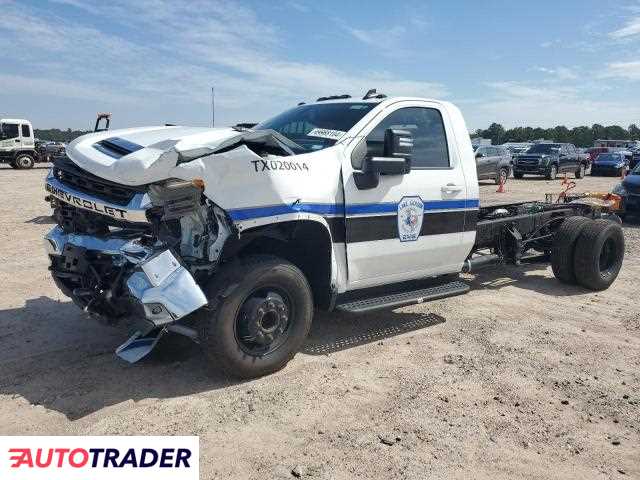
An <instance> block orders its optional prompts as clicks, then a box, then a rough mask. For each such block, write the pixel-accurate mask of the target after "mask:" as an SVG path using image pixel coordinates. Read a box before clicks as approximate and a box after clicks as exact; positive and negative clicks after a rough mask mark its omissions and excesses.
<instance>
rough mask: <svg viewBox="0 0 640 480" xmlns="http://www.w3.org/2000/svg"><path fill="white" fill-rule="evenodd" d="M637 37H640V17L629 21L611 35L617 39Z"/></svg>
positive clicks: (610, 34)
mask: <svg viewBox="0 0 640 480" xmlns="http://www.w3.org/2000/svg"><path fill="white" fill-rule="evenodd" d="M635 35H640V17H638V18H633V19H631V20H629V21H628V22H627V24H626V25H625V26H624V27H622V28H620V29H618V30H615V31H613V32H611V33H609V36H610V37H611V38H615V39H621V38H627V37H633V36H635Z"/></svg>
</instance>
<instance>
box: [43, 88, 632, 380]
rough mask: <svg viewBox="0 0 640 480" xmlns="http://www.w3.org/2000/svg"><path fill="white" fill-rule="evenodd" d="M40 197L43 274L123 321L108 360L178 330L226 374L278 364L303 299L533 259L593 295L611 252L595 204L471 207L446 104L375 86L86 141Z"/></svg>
mask: <svg viewBox="0 0 640 480" xmlns="http://www.w3.org/2000/svg"><path fill="white" fill-rule="evenodd" d="M46 190H47V192H48V197H47V199H48V200H49V201H50V202H51V205H52V207H53V209H54V217H55V219H56V221H57V223H58V225H57V226H56V227H55V228H53V230H52V231H51V232H49V233H48V234H47V235H46V241H45V244H46V247H47V250H48V253H49V256H50V259H51V267H50V270H51V273H52V275H53V278H54V280H55V282H56V283H57V285H58V286H59V287H60V288H61V289H62V291H63V292H64V293H65V294H66V295H68V296H69V297H71V298H72V299H73V300H74V302H75V303H76V304H78V305H79V306H80V307H82V308H83V309H85V310H86V311H87V312H89V313H91V314H95V315H98V316H101V317H104V318H106V319H108V320H109V321H117V320H126V321H127V322H130V323H131V322H133V324H134V325H135V332H136V333H135V334H134V335H133V336H132V337H131V338H129V340H127V341H126V342H125V343H124V344H123V345H121V346H120V347H119V348H118V349H117V350H116V353H117V354H118V355H119V356H120V357H121V358H124V359H126V360H128V361H132V362H133V361H136V360H138V359H140V358H142V357H144V356H145V355H146V354H147V353H149V351H151V349H152V348H153V347H154V346H155V344H156V343H157V341H158V339H159V338H160V337H161V336H162V335H163V334H164V333H166V332H175V333H179V334H183V335H187V336H189V337H190V338H192V339H193V340H195V341H197V342H199V343H201V345H202V346H203V350H204V353H205V356H206V358H207V359H208V361H210V362H211V363H212V364H213V365H215V366H216V367H219V368H222V369H224V370H225V371H227V372H228V373H230V374H233V375H236V376H240V377H255V376H260V375H265V374H268V373H271V372H274V371H276V370H278V369H280V368H282V367H283V366H284V365H286V363H287V362H288V361H289V360H290V359H291V358H292V357H293V356H294V355H295V353H296V352H297V351H298V350H299V349H300V347H301V346H302V344H303V343H304V341H305V338H306V336H307V334H308V332H309V328H310V326H311V321H312V317H313V312H314V309H315V308H320V309H326V310H334V309H337V310H342V311H347V312H354V313H361V312H367V311H370V310H374V309H380V308H394V307H398V306H402V305H408V304H411V303H415V302H423V301H428V300H432V299H437V298H444V297H448V296H453V295H458V294H463V293H465V292H467V291H468V290H469V286H468V285H467V284H466V283H464V282H463V281H461V280H460V278H459V277H458V275H459V274H460V272H463V271H471V270H474V269H476V268H479V267H481V266H486V265H493V264H497V263H501V262H510V263H514V264H519V263H520V262H521V261H526V260H527V259H528V258H530V257H531V256H532V255H534V254H535V252H537V254H538V256H542V258H550V260H551V263H552V266H553V270H554V273H555V274H556V277H558V278H559V279H560V280H561V281H563V282H568V283H579V284H581V285H583V286H584V287H586V288H590V289H596V290H597V289H604V288H607V287H608V286H609V285H610V284H611V283H612V282H613V281H614V280H615V278H616V276H617V274H618V272H619V270H620V267H621V264H622V259H623V254H624V237H623V234H622V229H621V228H620V225H619V223H617V222H616V221H615V220H617V217H616V216H615V215H614V214H613V213H611V211H610V209H609V205H610V204H609V203H606V202H600V203H598V202H594V201H588V200H593V199H582V200H580V199H577V200H576V201H573V202H568V201H566V199H565V202H561V203H553V204H552V203H543V202H533V203H532V202H529V203H519V204H507V205H501V206H499V207H484V208H483V207H481V206H480V202H479V193H478V181H477V176H476V164H475V158H474V153H473V149H472V147H471V142H470V140H469V134H468V131H467V127H466V126H465V122H464V119H463V117H462V115H461V113H460V110H458V108H456V107H455V106H454V105H452V104H451V103H448V102H442V101H435V100H427V99H422V98H385V96H384V95H380V94H377V93H376V92H375V91H370V92H368V93H367V95H365V97H364V98H362V99H360V98H358V99H355V98H351V97H348V96H345V95H342V96H333V97H323V98H320V99H318V101H316V102H314V103H310V104H301V105H299V106H297V107H295V108H292V109H290V110H287V111H286V112H284V113H282V114H280V115H278V116H276V117H274V118H272V119H270V120H267V121H265V122H263V123H260V124H258V125H257V126H255V127H253V128H251V129H247V128H221V129H209V128H184V127H174V126H171V127H148V128H134V129H126V130H114V131H106V132H100V133H94V134H90V135H86V136H83V137H80V138H78V139H77V140H75V141H74V142H73V143H71V144H70V145H69V147H68V148H67V157H66V158H64V159H60V160H58V161H57V162H56V163H55V164H54V167H53V168H52V170H51V172H50V174H49V176H48V177H47V179H46ZM545 256H546V257H545Z"/></svg>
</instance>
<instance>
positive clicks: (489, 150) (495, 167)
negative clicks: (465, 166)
mask: <svg viewBox="0 0 640 480" xmlns="http://www.w3.org/2000/svg"><path fill="white" fill-rule="evenodd" d="M475 152H476V170H477V172H478V180H493V181H495V182H496V185H497V184H499V183H500V182H502V183H506V181H507V179H508V178H509V175H510V174H511V170H512V168H513V159H512V157H511V153H509V150H507V149H506V148H504V147H501V146H493V145H479V146H477V147H476V148H475Z"/></svg>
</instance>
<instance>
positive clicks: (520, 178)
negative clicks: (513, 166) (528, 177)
mask: <svg viewBox="0 0 640 480" xmlns="http://www.w3.org/2000/svg"><path fill="white" fill-rule="evenodd" d="M513 178H516V179H518V180H522V179H523V178H524V173H520V172H513Z"/></svg>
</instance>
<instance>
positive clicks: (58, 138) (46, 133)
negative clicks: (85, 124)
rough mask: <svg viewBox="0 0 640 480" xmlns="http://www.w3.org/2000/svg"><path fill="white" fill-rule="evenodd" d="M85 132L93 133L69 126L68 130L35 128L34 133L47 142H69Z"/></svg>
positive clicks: (36, 136)
mask: <svg viewBox="0 0 640 480" xmlns="http://www.w3.org/2000/svg"><path fill="white" fill-rule="evenodd" d="M85 133H91V131H90V130H87V131H84V130H71V129H70V128H67V129H66V130H60V129H58V128H49V129H46V130H41V129H38V128H34V129H33V135H34V137H35V138H37V139H38V140H44V141H47V142H64V143H69V142H70V141H72V140H75V139H76V138H78V137H79V136H81V135H84V134H85Z"/></svg>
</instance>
